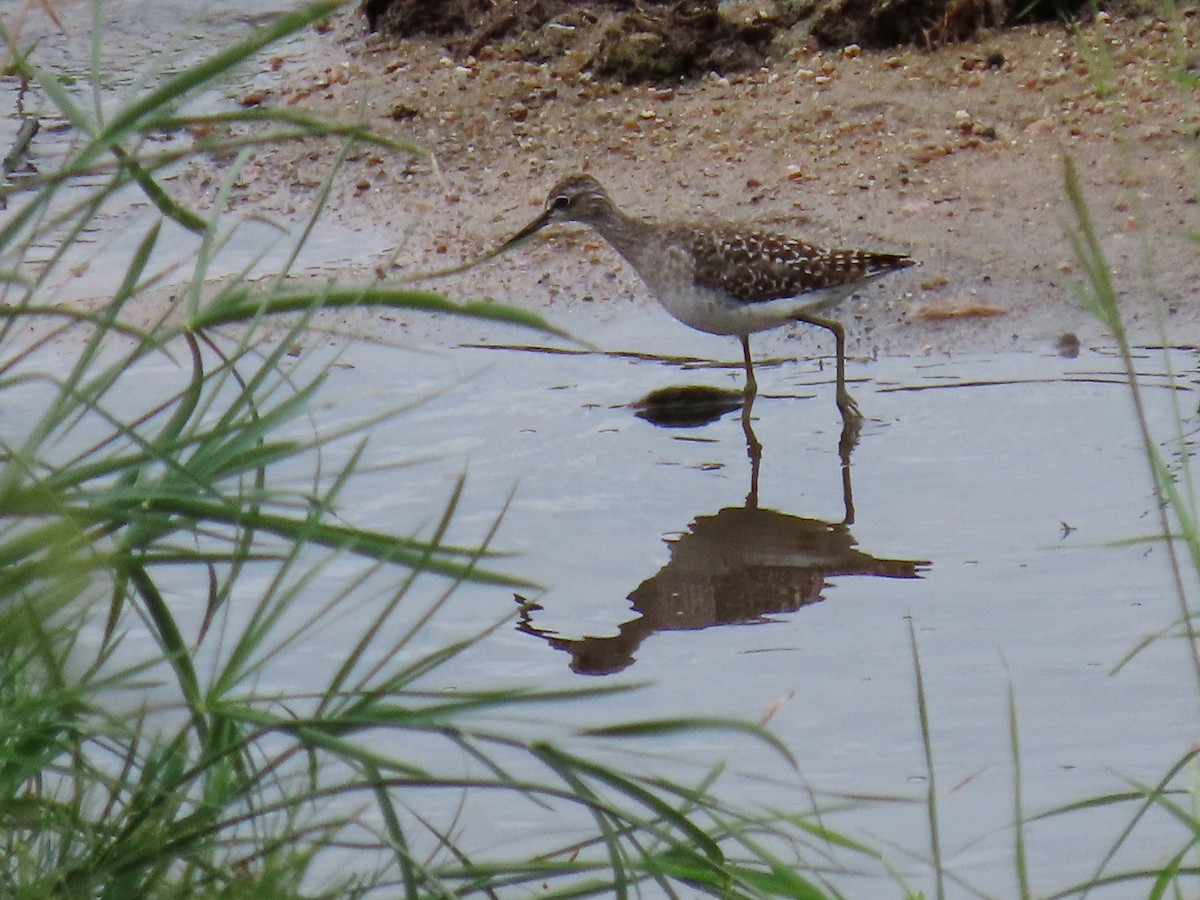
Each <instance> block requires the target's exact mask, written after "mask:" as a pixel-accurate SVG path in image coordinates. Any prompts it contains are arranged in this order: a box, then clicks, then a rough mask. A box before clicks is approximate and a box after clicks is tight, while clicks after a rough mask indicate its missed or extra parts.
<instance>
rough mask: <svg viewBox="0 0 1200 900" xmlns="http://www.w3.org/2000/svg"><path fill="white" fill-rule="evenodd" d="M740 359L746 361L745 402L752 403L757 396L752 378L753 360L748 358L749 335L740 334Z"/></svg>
mask: <svg viewBox="0 0 1200 900" xmlns="http://www.w3.org/2000/svg"><path fill="white" fill-rule="evenodd" d="M742 359H743V360H744V361H745V363H746V403H747V404H752V403H754V398H755V397H756V396H758V382H757V381H755V380H754V361H753V360H751V359H750V336H749V335H742Z"/></svg>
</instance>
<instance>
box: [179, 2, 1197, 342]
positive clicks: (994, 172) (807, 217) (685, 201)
mask: <svg viewBox="0 0 1200 900" xmlns="http://www.w3.org/2000/svg"><path fill="white" fill-rule="evenodd" d="M1198 40H1200V19H1198V18H1196V17H1186V18H1182V19H1181V20H1179V21H1178V22H1176V23H1166V22H1162V21H1159V20H1151V19H1139V20H1130V21H1118V20H1113V21H1108V20H1106V19H1105V17H1104V16H1101V21H1098V22H1096V23H1093V24H1091V25H1088V26H1086V27H1084V28H1083V29H1082V30H1081V31H1079V32H1077V33H1071V32H1068V31H1066V30H1064V29H1063V28H1061V27H1059V26H1057V25H1049V24H1047V25H1039V26H1032V27H1023V28H1018V29H1013V30H1008V31H1000V32H989V33H984V34H982V35H981V36H980V37H979V39H978V40H976V41H974V42H972V43H969V44H962V45H955V46H951V47H945V48H942V49H939V50H935V51H931V52H930V51H923V50H919V49H915V48H899V49H896V50H894V51H888V52H865V51H862V52H860V51H858V48H848V49H846V50H843V51H839V52H831V51H823V52H820V51H793V52H792V53H791V54H790V56H789V58H787V59H784V60H780V61H778V62H776V63H774V64H772V65H771V66H770V67H768V68H764V69H762V70H759V71H756V72H753V73H751V74H747V75H743V76H738V77H730V78H720V77H716V76H709V77H707V78H704V79H702V80H701V81H699V82H697V83H694V84H688V85H680V86H676V87H673V88H665V89H664V88H656V87H649V86H632V87H622V86H617V85H612V84H608V83H600V82H598V81H596V80H594V79H593V78H591V77H590V76H589V75H588V74H587V73H586V72H579V71H576V70H575V68H574V66H573V64H572V62H571V61H570V60H569V59H564V60H558V61H555V62H552V63H547V64H533V63H526V62H520V61H513V60H505V59H500V58H485V59H478V60H474V59H473V60H468V61H466V62H461V61H454V60H451V59H449V58H447V57H446V56H445V52H444V49H443V48H441V47H439V46H436V45H433V44H429V43H421V42H415V41H405V42H392V41H389V40H386V39H381V38H378V37H370V36H368V35H367V34H366V33H365V26H364V24H363V22H362V20H361V19H360V18H359V17H358V16H357V15H354V14H352V13H351V12H346V13H344V14H343V15H342V16H340V17H339V18H337V19H335V20H334V21H333V22H332V23H330V27H329V29H328V30H327V31H325V32H324V33H321V34H312V35H309V36H306V37H305V38H304V39H303V40H301V41H298V42H295V43H294V44H292V45H290V46H288V47H284V48H280V49H279V50H278V54H279V58H278V59H276V60H275V61H274V62H273V63H271V64H270V66H271V67H273V68H276V69H278V72H277V73H276V75H275V77H274V78H273V80H271V79H268V81H267V84H268V86H267V87H266V88H265V90H259V91H258V93H259V95H260V96H259V97H258V98H250V99H261V102H263V103H264V104H271V105H280V106H286V107H289V108H307V109H310V110H314V111H316V112H318V113H320V114H322V115H327V116H331V117H338V118H341V119H353V118H355V117H361V118H362V119H363V120H364V121H365V122H366V123H367V124H368V125H370V126H371V127H372V128H375V129H377V130H378V131H380V132H382V133H384V134H387V135H389V136H391V137H394V138H397V139H401V140H406V141H411V142H413V143H414V144H416V145H419V146H420V147H422V148H425V149H427V150H428V151H430V153H431V154H432V159H414V158H408V157H406V156H405V155H404V154H401V153H390V152H387V151H377V150H374V149H367V150H357V149H356V150H354V151H353V152H352V153H351V155H350V158H349V160H348V161H347V162H346V164H345V166H344V168H343V169H342V170H341V171H340V172H339V174H338V176H337V178H336V181H335V184H334V188H333V191H332V194H331V198H330V205H329V208H328V210H327V212H326V216H328V217H329V220H330V221H335V222H339V223H341V224H342V225H345V226H348V227H352V228H355V229H361V230H362V231H363V232H364V233H370V234H372V235H375V236H378V235H380V234H381V233H382V234H383V235H384V236H385V237H388V236H391V237H390V240H391V241H392V242H394V243H395V245H396V246H397V247H398V248H399V249H398V252H397V254H395V261H396V263H397V265H398V266H399V267H400V268H399V269H395V270H391V271H392V272H393V273H396V272H403V271H411V270H412V269H414V268H415V269H428V268H436V267H441V266H446V265H451V264H453V263H455V262H457V261H459V260H462V259H469V258H471V257H473V256H475V255H477V254H479V253H481V252H483V251H485V250H486V249H488V248H489V247H491V246H493V245H495V244H496V243H497V242H498V241H500V240H502V239H503V238H505V237H506V236H508V235H509V234H511V233H512V232H513V231H514V230H515V229H516V228H518V227H519V226H520V225H522V224H524V223H525V222H526V221H528V220H529V219H530V218H531V217H532V216H533V215H535V214H536V212H537V211H538V209H539V207H540V204H541V202H542V200H543V198H544V194H545V192H546V190H547V189H548V188H549V187H550V186H551V184H552V183H553V182H554V181H555V180H556V179H557V178H558V177H559V176H561V175H563V174H566V173H568V172H571V171H574V170H579V169H586V170H588V171H590V172H592V173H593V174H595V175H596V176H597V177H599V178H600V179H601V180H602V181H603V182H604V183H605V184H606V185H607V186H608V188H609V190H610V192H611V193H612V195H613V196H614V198H615V199H616V200H617V201H618V202H619V203H621V204H622V205H623V206H625V207H626V208H627V209H628V210H630V211H632V212H636V213H639V214H643V215H648V216H654V217H695V218H722V219H729V220H734V221H742V220H755V221H760V222H764V223H768V224H769V225H771V226H772V227H774V228H776V229H778V230H781V231H785V232H788V233H794V234H797V235H800V236H803V237H805V238H807V239H810V240H813V241H815V242H818V243H826V244H842V245H857V246H863V247H868V248H872V249H882V250H897V251H902V252H906V253H909V254H911V255H913V256H914V257H916V258H917V259H918V260H920V262H921V265H920V266H919V267H916V268H914V269H910V270H908V271H906V272H903V273H901V274H899V275H896V276H894V277H890V278H888V279H885V280H884V281H883V282H881V283H878V284H876V285H873V286H871V288H870V289H868V290H867V291H865V292H864V293H863V294H861V295H859V296H858V297H856V298H854V299H852V300H851V301H849V302H848V303H847V305H846V306H845V307H843V310H842V314H843V318H844V320H845V321H846V322H847V325H848V328H849V331H850V332H851V335H852V343H853V346H854V348H855V350H856V352H860V353H861V352H872V351H877V352H882V353H915V352H922V351H929V350H934V351H943V350H956V349H988V350H994V349H1004V348H1011V347H1017V348H1023V349H1029V348H1033V347H1040V346H1046V347H1050V346H1053V345H1054V342H1055V341H1056V340H1057V339H1058V338H1059V336H1060V335H1062V334H1063V333H1064V332H1068V331H1071V332H1075V333H1077V334H1078V335H1079V336H1080V337H1081V338H1082V339H1083V340H1084V343H1085V344H1087V343H1089V342H1094V341H1100V340H1103V334H1102V332H1101V329H1100V326H1099V325H1098V324H1097V323H1096V322H1095V321H1094V320H1092V319H1091V317H1090V316H1088V315H1087V314H1086V313H1084V312H1083V311H1081V310H1080V309H1079V307H1078V304H1077V303H1076V302H1075V300H1074V299H1073V297H1072V295H1071V293H1070V291H1069V289H1068V284H1069V281H1070V280H1071V279H1072V278H1074V277H1076V275H1077V265H1076V264H1075V262H1074V254H1073V252H1072V249H1071V246H1070V242H1069V240H1068V237H1067V229H1068V226H1069V225H1070V223H1071V221H1072V215H1071V211H1070V209H1069V207H1068V205H1067V204H1066V201H1065V197H1064V189H1063V160H1064V157H1065V156H1067V155H1069V156H1070V157H1071V158H1073V159H1074V160H1075V161H1076V163H1077V165H1078V167H1079V170H1080V173H1081V178H1082V182H1083V185H1084V189H1085V191H1086V194H1087V196H1088V198H1089V202H1090V204H1091V209H1092V212H1093V215H1094V217H1095V220H1096V223H1097V227H1098V230H1099V232H1100V233H1101V235H1102V239H1103V242H1104V246H1105V247H1106V249H1107V251H1108V254H1109V260H1110V262H1111V264H1112V266H1113V269H1114V272H1115V275H1116V281H1117V284H1118V285H1119V286H1120V288H1121V290H1122V291H1123V294H1124V297H1125V299H1126V302H1127V307H1126V309H1127V313H1128V317H1129V318H1130V319H1131V321H1132V322H1133V323H1134V327H1135V332H1137V333H1140V334H1142V335H1143V336H1146V337H1152V336H1153V335H1154V333H1155V331H1154V322H1155V320H1156V316H1155V314H1154V313H1155V310H1154V307H1155V304H1161V308H1162V310H1163V311H1164V312H1165V313H1166V318H1167V320H1168V322H1169V324H1170V329H1171V334H1172V337H1173V339H1174V340H1176V341H1179V342H1187V341H1192V340H1195V339H1196V328H1197V326H1198V325H1200V303H1197V299H1196V296H1195V290H1194V285H1195V284H1196V282H1197V276H1198V275H1200V254H1198V253H1197V244H1196V242H1195V241H1194V240H1193V239H1191V238H1190V237H1189V236H1188V234H1189V232H1195V231H1197V230H1200V224H1198V222H1197V206H1196V191H1197V183H1198V182H1197V175H1198V173H1200V168H1198V166H1197V163H1198V158H1197V157H1198V149H1200V145H1198V143H1197V130H1198V127H1200V117H1198V115H1197V107H1196V103H1195V97H1194V96H1193V95H1192V93H1191V92H1189V90H1187V89H1186V88H1184V87H1181V86H1180V84H1179V83H1178V82H1177V81H1176V80H1174V79H1173V78H1172V76H1171V70H1172V69H1173V68H1174V69H1175V70H1176V71H1178V69H1179V66H1180V65H1183V66H1186V65H1188V64H1195V63H1196V62H1197V60H1198V59H1200V51H1197V49H1196V45H1197V41H1198ZM256 83H259V84H261V83H263V80H262V78H261V77H260V78H259V79H258V80H257V82H256ZM338 149H339V148H338V147H337V146H335V145H334V144H333V143H332V142H330V143H325V144H320V145H306V146H298V145H296V146H285V147H278V148H274V149H270V150H266V151H262V152H259V153H258V154H257V155H256V157H255V158H254V159H253V160H252V161H251V163H250V165H249V166H248V167H247V170H246V172H245V177H244V178H243V179H242V181H241V183H240V184H239V187H238V189H237V191H236V202H237V203H239V204H252V205H254V206H255V207H258V208H262V209H264V210H268V211H273V212H279V213H285V214H286V213H293V212H295V211H297V210H301V209H303V208H304V206H305V204H306V203H307V202H308V201H309V198H310V197H311V195H312V193H313V190H314V187H315V185H317V184H318V183H319V181H320V179H321V177H322V176H323V174H324V173H325V172H327V171H328V169H329V166H330V165H331V163H332V161H333V159H334V157H335V154H336V153H337V152H338ZM219 175H220V164H219V163H215V162H214V163H210V164H208V165H207V166H206V165H198V166H197V167H196V168H195V169H194V170H193V171H192V172H191V173H190V175H189V178H188V183H189V184H190V185H191V187H192V189H193V190H194V191H195V192H196V194H197V199H198V200H199V201H200V202H203V199H204V197H205V196H206V195H211V194H212V193H213V192H214V191H215V187H216V184H217V183H218V182H219ZM1148 254H1149V260H1148V256H1147V255H1148ZM381 259H384V262H385V263H386V258H382V257H381ZM1148 261H1149V269H1150V270H1151V271H1153V273H1154V277H1153V279H1152V280H1148V279H1147V278H1146V277H1145V274H1144V273H1145V272H1146V270H1147V262H1148ZM347 274H348V277H359V276H362V277H365V276H367V275H369V274H370V267H363V268H362V270H361V271H358V272H352V273H347ZM437 287H438V289H439V290H443V291H445V292H446V293H447V294H449V295H450V296H452V297H464V298H465V297H468V296H477V295H481V294H482V295H486V296H491V297H494V298H496V299H497V300H501V301H504V302H509V303H513V304H515V305H519V306H524V307H530V308H536V309H541V310H543V311H546V312H547V313H548V314H550V315H551V316H554V317H560V316H566V317H568V318H569V319H570V320H571V321H578V317H579V316H585V317H598V318H601V319H603V318H607V317H611V316H615V315H619V314H620V311H621V310H622V309H623V308H626V307H627V306H628V305H631V304H637V305H645V304H651V303H652V302H653V301H652V300H651V299H650V298H649V295H648V294H647V292H646V291H645V289H644V288H643V287H642V285H641V283H640V281H639V280H638V279H637V277H636V276H635V275H634V274H633V273H632V271H631V270H630V269H629V268H628V267H627V266H626V265H624V264H623V263H622V261H621V260H620V259H619V257H617V256H616V254H615V253H613V252H612V251H611V250H610V249H609V248H608V247H607V246H606V245H604V244H603V242H601V241H600V240H599V239H598V238H597V237H596V236H594V235H592V234H591V233H589V232H587V231H586V230H577V231H570V230H567V231H563V232H559V233H558V236H556V237H554V238H553V239H551V240H548V241H545V242H542V243H540V244H535V245H533V246H530V247H527V248H525V249H523V250H521V251H519V252H518V253H516V254H513V255H511V256H506V257H504V258H502V259H500V260H496V261H493V262H492V263H489V264H487V265H485V266H481V267H479V268H477V269H474V270H471V271H469V272H467V273H465V274H463V275H461V276H458V277H456V278H454V279H447V280H443V281H440V282H438V283H437ZM589 301H590V302H589ZM585 324H586V323H585ZM379 327H380V328H386V327H388V326H387V323H382V322H381V324H380V325H379Z"/></svg>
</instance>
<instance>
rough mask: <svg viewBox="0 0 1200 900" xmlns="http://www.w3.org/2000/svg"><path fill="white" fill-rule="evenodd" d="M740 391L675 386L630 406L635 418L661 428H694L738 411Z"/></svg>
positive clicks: (647, 396)
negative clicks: (635, 414) (634, 410)
mask: <svg viewBox="0 0 1200 900" xmlns="http://www.w3.org/2000/svg"><path fill="white" fill-rule="evenodd" d="M744 402H745V395H744V394H743V393H742V392H741V391H730V390H725V389H724V388H716V387H709V386H707V385H677V386H673V387H665V388H660V389H658V390H656V391H651V392H650V393H649V394H647V395H646V396H645V397H642V398H641V399H640V400H635V401H634V402H633V403H631V404H630V406H632V407H633V408H634V409H636V410H637V416H638V418H640V419H645V420H646V421H647V422H650V423H652V424H654V425H659V426H661V427H663V428H696V427H698V426H700V425H707V424H709V423H710V422H715V421H716V420H717V419H719V418H721V416H723V415H725V414H726V413H728V412H732V411H733V410H735V409H741V407H742V404H743V403H744Z"/></svg>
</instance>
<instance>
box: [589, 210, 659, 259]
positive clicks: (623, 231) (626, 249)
mask: <svg viewBox="0 0 1200 900" xmlns="http://www.w3.org/2000/svg"><path fill="white" fill-rule="evenodd" d="M591 225H592V227H593V228H595V229H596V231H598V232H600V236H601V237H603V238H604V239H605V240H606V241H608V242H609V243H610V244H611V245H612V247H613V249H614V250H616V251H617V252H618V253H620V254H621V255H622V256H623V257H625V259H626V260H627V261H628V262H629V263H630V264H631V265H632V266H633V267H634V268H635V269H637V270H638V271H642V263H643V260H644V259H645V256H644V254H645V251H646V248H647V245H648V243H649V242H650V241H651V237H652V235H653V232H654V226H653V225H651V224H650V223H649V222H647V221H645V220H644V219H637V218H634V217H633V216H627V215H625V213H623V212H621V211H620V210H619V209H613V210H610V211H609V212H608V213H606V214H605V216H604V217H603V218H601V219H599V220H597V221H595V222H592V223H591Z"/></svg>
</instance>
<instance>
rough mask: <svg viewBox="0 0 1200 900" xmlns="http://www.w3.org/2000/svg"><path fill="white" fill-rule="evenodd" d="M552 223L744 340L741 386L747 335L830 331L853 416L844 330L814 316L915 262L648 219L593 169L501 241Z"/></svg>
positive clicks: (675, 306) (689, 320)
mask: <svg viewBox="0 0 1200 900" xmlns="http://www.w3.org/2000/svg"><path fill="white" fill-rule="evenodd" d="M555 222H582V223H583V224H585V225H590V226H591V227H592V228H594V229H596V231H598V232H600V234H601V235H602V236H603V237H604V239H605V240H607V241H608V242H609V243H610V244H612V246H613V247H614V248H615V249H616V250H617V252H618V253H620V254H621V255H622V256H623V257H624V258H625V259H626V260H627V261H628V262H629V264H630V265H632V266H633V268H634V269H635V270H637V273H638V275H640V276H641V278H642V280H643V281H644V282H645V283H646V286H647V287H648V288H650V291H651V293H653V294H654V296H655V297H656V298H657V299H658V301H659V302H660V303H661V304H662V305H663V307H664V308H665V309H666V310H667V312H669V313H670V314H671V315H673V316H674V317H675V318H677V319H678V320H679V321H681V322H683V323H684V324H685V325H690V326H691V327H692V328H695V329H698V330H700V331H707V332H710V333H712V334H730V335H735V336H737V337H739V338H741V341H742V350H743V353H744V355H745V364H746V393H747V395H748V396H753V395H754V393H755V391H756V390H757V385H756V383H755V380H754V366H753V363H752V361H751V358H750V341H749V336H750V335H751V334H752V333H754V332H756V331H763V330H765V329H768V328H774V327H776V326H778V325H782V324H784V323H787V322H807V323H809V324H812V325H817V326H819V327H821V328H825V329H827V330H828V331H830V332H832V333H833V336H834V339H835V341H836V344H837V399H838V407H839V408H840V409H841V410H842V412H843V414H847V415H849V414H854V415H856V414H857V407H856V406H855V404H854V401H853V399H852V398H851V397H850V395H849V393H847V391H846V383H845V356H846V347H845V342H846V338H845V331H844V330H843V328H842V326H841V324H840V323H838V322H836V321H835V320H833V319H827V318H823V317H820V316H819V315H817V314H818V313H820V312H822V311H824V310H827V309H831V308H833V307H834V306H836V305H837V304H838V303H840V302H841V301H842V300H844V299H845V298H846V297H848V296H849V295H850V294H852V293H854V292H855V291H856V290H858V289H859V288H860V287H862V286H863V285H865V284H867V283H868V282H870V281H873V280H874V279H876V278H879V277H880V276H883V275H886V274H888V273H889V272H894V271H896V270H897V269H903V268H905V267H907V266H911V265H912V264H913V263H914V260H912V259H910V258H909V257H907V256H904V255H902V254H897V253H873V252H869V251H865V250H849V249H824V248H821V247H816V246H814V245H812V244H809V243H806V242H804V241H801V240H799V239H797V238H793V237H788V236H786V235H782V234H777V233H774V232H770V231H761V230H755V229H753V228H742V227H738V226H736V225H730V224H727V223H720V222H713V223H708V224H672V223H652V222H646V221H643V220H641V219H635V218H633V217H631V216H627V215H625V214H624V213H623V212H621V210H619V209H618V208H617V206H616V204H614V203H613V202H612V200H611V199H610V198H609V196H608V194H607V193H606V192H605V190H604V188H603V187H601V185H600V182H598V181H597V180H596V179H595V178H593V177H592V176H590V175H570V176H568V177H566V178H564V179H563V180H562V181H560V182H559V183H558V184H557V185H555V186H554V189H553V190H551V191H550V194H549V195H548V196H547V198H546V206H545V208H544V209H543V211H542V214H541V215H540V216H538V217H537V218H536V219H534V220H533V221H532V222H530V223H529V224H528V225H527V226H525V227H524V228H523V229H521V230H520V231H519V232H518V233H517V234H516V235H514V236H513V237H512V238H511V239H510V240H508V241H507V242H506V243H505V245H504V247H503V248H502V249H507V248H508V247H510V246H512V245H513V244H515V243H517V242H518V241H521V240H523V239H525V238H527V237H529V236H530V235H532V234H533V233H534V232H536V231H539V230H540V229H542V228H544V227H545V226H547V225H550V224H552V223H555Z"/></svg>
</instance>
